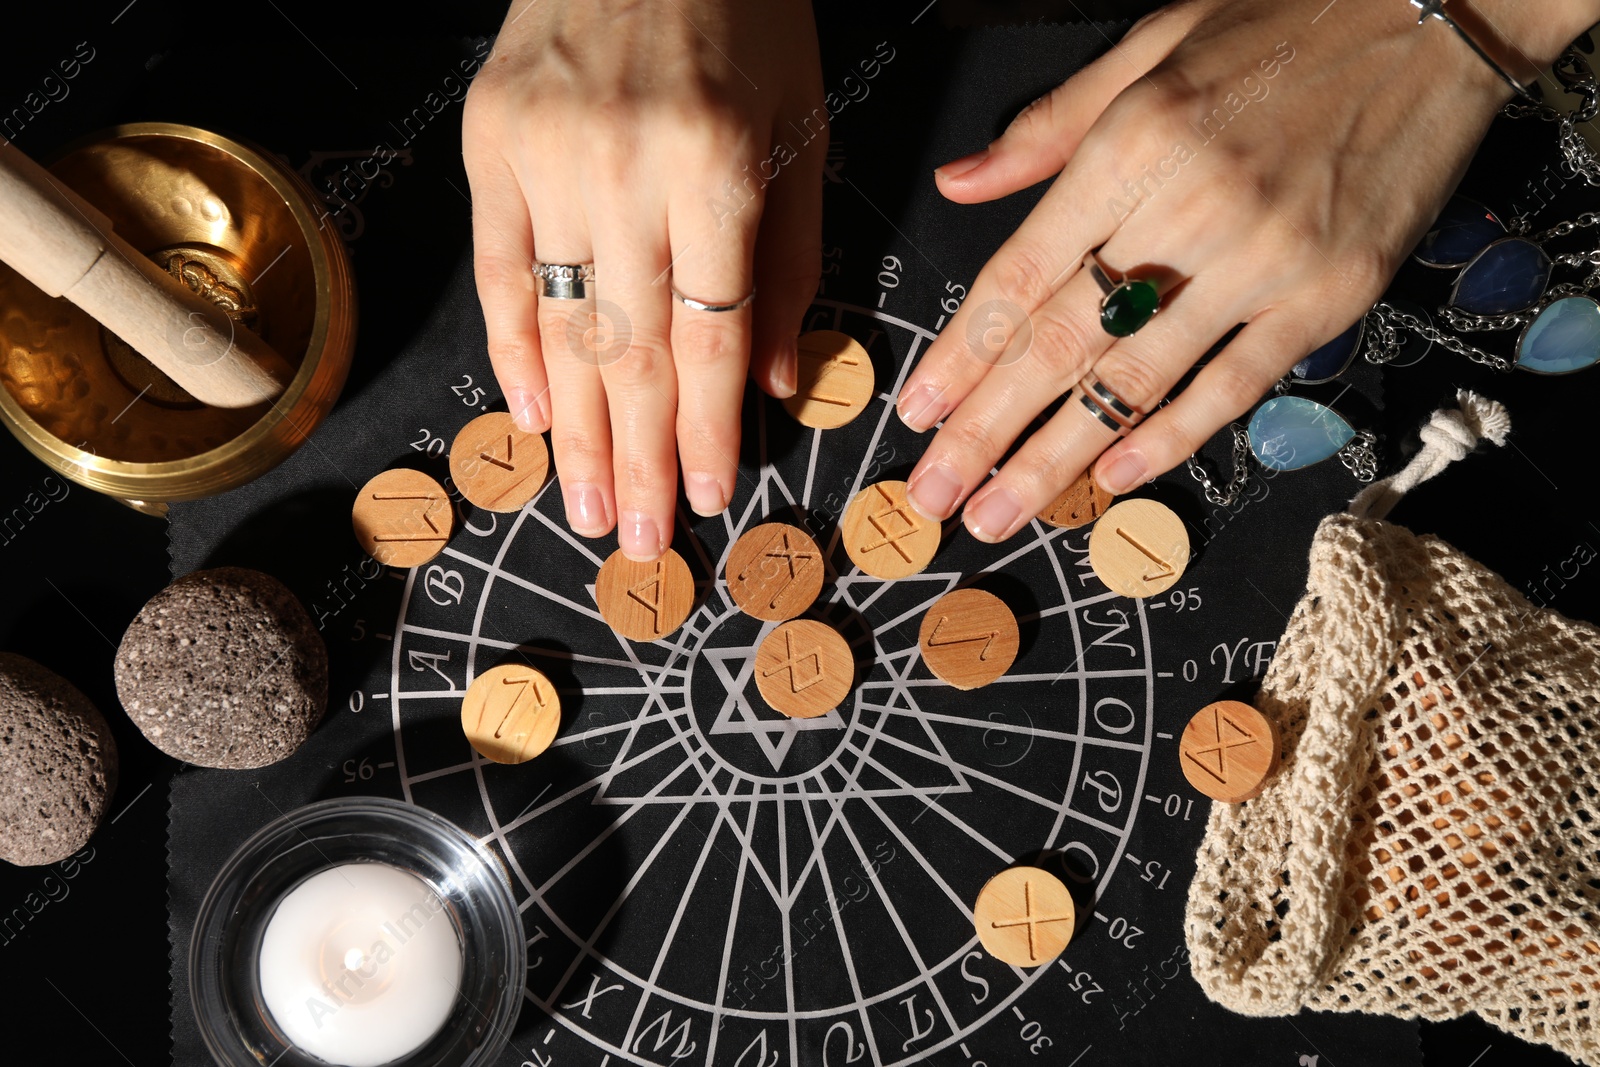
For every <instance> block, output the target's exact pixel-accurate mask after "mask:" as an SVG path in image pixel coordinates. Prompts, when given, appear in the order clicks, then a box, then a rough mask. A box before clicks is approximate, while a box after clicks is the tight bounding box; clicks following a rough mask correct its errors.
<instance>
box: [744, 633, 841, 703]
mask: <svg viewBox="0 0 1600 1067" xmlns="http://www.w3.org/2000/svg"><path fill="white" fill-rule="evenodd" d="M783 641H784V647H785V649H787V651H788V653H789V658H788V659H786V660H784V661H783V662H782V663H779V664H777V665H776V666H773V667H765V668H763V669H762V671H761V676H762V677H763V678H771V677H772V676H773V675H774V674H777V673H778V672H779V671H788V672H789V689H790V690H791V691H792V692H796V693H798V692H800V691H801V690H803V689H810V688H811V687H812V686H814V685H816V684H817V683H818V682H820V681H822V680H823V679H824V678H826V677H827V676H828V671H827V668H825V667H824V666H823V665H822V648H821V646H816V647H813V648H812V649H811V650H810V651H809V652H796V651H795V650H794V631H793V630H786V631H784V635H783ZM806 660H811V661H812V664H813V665H812V668H811V670H812V672H813V673H812V677H811V678H810V679H809V680H807V681H804V682H802V681H801V680H800V665H801V664H802V663H804V662H805V661H806Z"/></svg>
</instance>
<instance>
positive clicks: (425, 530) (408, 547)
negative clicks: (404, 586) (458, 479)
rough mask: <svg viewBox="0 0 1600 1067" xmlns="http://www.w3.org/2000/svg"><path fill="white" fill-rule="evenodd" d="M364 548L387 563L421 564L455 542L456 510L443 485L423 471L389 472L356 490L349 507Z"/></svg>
mask: <svg viewBox="0 0 1600 1067" xmlns="http://www.w3.org/2000/svg"><path fill="white" fill-rule="evenodd" d="M350 524H351V526H352V527H354V528H355V532H356V541H357V542H358V543H359V544H360V545H361V550H362V551H363V552H365V553H366V554H367V555H369V556H371V557H372V558H373V559H375V560H377V561H378V562H379V563H382V564H383V565H384V566H386V567H417V566H420V565H422V564H424V563H426V562H428V561H429V560H430V559H432V558H433V557H434V556H437V555H438V554H439V553H440V552H442V551H443V550H444V546H445V545H446V544H447V543H448V542H449V540H450V531H451V529H452V528H453V526H454V525H455V510H454V509H453V508H451V506H450V498H449V497H448V496H447V495H446V494H445V491H444V486H442V485H440V484H439V483H438V482H436V481H434V480H433V479H432V478H430V477H428V476H427V475H426V474H423V473H422V472H421V471H414V470H407V469H404V468H397V469H395V470H389V471H384V472H383V473H382V474H380V475H378V476H377V477H376V478H374V479H372V480H371V481H370V482H368V483H367V484H366V485H363V486H362V487H361V491H360V492H359V493H357V494H356V502H355V506H354V507H353V508H352V509H351V510H350Z"/></svg>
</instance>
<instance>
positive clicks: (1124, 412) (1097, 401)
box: [1072, 371, 1144, 437]
mask: <svg viewBox="0 0 1600 1067" xmlns="http://www.w3.org/2000/svg"><path fill="white" fill-rule="evenodd" d="M1072 391H1073V392H1074V393H1076V394H1077V395H1078V401H1079V403H1081V404H1082V405H1083V406H1084V409H1085V410H1086V411H1088V412H1089V414H1091V415H1093V416H1094V417H1095V420H1096V421H1097V422H1099V423H1100V425H1102V426H1104V427H1105V428H1106V429H1108V430H1110V431H1111V432H1112V433H1115V434H1116V435H1117V436H1118V437H1121V436H1123V435H1124V434H1126V433H1127V432H1128V431H1129V430H1131V429H1133V428H1134V427H1135V426H1137V425H1139V423H1140V421H1141V420H1143V419H1144V412H1142V411H1140V410H1139V409H1138V408H1136V407H1134V406H1133V405H1132V404H1129V403H1128V402H1127V401H1125V400H1123V399H1122V398H1121V397H1120V396H1118V395H1117V394H1116V393H1113V392H1112V391H1111V389H1110V387H1109V386H1107V385H1106V383H1105V382H1102V381H1101V380H1100V379H1099V378H1096V377H1095V375H1094V372H1093V371H1090V372H1089V373H1087V374H1085V375H1084V376H1083V379H1082V380H1081V381H1080V382H1078V384H1077V385H1075V386H1073V388H1072Z"/></svg>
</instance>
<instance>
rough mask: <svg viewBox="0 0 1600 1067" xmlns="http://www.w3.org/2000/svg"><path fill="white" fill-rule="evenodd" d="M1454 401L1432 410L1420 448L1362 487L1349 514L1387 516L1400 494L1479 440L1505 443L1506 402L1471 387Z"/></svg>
mask: <svg viewBox="0 0 1600 1067" xmlns="http://www.w3.org/2000/svg"><path fill="white" fill-rule="evenodd" d="M1456 404H1457V406H1456V407H1453V408H1440V409H1439V410H1438V411H1435V412H1434V413H1433V417H1432V418H1431V419H1429V420H1428V424H1427V425H1426V426H1424V427H1423V428H1422V451H1420V452H1418V453H1417V454H1416V455H1415V456H1413V457H1412V458H1411V462H1410V463H1408V464H1406V466H1405V469H1404V470H1402V471H1400V472H1399V473H1398V474H1393V475H1390V476H1389V477H1387V478H1385V479H1383V480H1382V481H1379V482H1373V483H1372V484H1371V485H1369V486H1367V487H1366V488H1365V489H1363V490H1362V491H1361V492H1360V493H1359V494H1358V495H1357V496H1356V498H1355V499H1354V500H1352V501H1351V502H1350V514H1352V515H1354V516H1355V517H1356V518H1360V519H1383V518H1386V517H1387V516H1388V514H1389V512H1390V511H1391V510H1392V509H1393V508H1394V506H1395V505H1396V504H1398V503H1400V500H1401V498H1402V497H1404V496H1405V495H1406V494H1407V493H1409V492H1410V491H1411V490H1413V489H1415V488H1416V487H1417V486H1419V485H1421V484H1422V483H1423V482H1425V481H1427V480H1428V479H1429V478H1432V477H1433V476H1434V475H1436V474H1438V473H1439V472H1440V471H1442V470H1444V469H1445V468H1446V467H1448V466H1449V465H1450V464H1452V463H1454V462H1455V461H1456V460H1458V459H1460V458H1462V457H1463V456H1465V455H1466V454H1467V453H1469V452H1471V451H1472V449H1473V446H1475V445H1476V444H1477V443H1478V442H1479V441H1480V440H1486V441H1489V442H1490V443H1492V444H1495V445H1503V444H1505V443H1506V436H1507V435H1508V434H1510V433H1511V416H1510V415H1509V414H1507V413H1506V409H1505V405H1503V404H1501V403H1500V402H1499V401H1497V400H1490V399H1489V398H1488V397H1485V396H1479V395H1478V394H1477V393H1474V392H1472V391H1471V390H1470V389H1462V390H1461V391H1460V392H1458V393H1456Z"/></svg>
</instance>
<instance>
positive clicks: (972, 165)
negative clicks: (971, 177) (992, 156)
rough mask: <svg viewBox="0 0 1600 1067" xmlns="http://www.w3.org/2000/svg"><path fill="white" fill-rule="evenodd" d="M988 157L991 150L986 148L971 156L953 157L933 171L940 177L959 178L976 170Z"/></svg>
mask: <svg viewBox="0 0 1600 1067" xmlns="http://www.w3.org/2000/svg"><path fill="white" fill-rule="evenodd" d="M988 158H989V150H988V149H987V148H985V149H984V150H983V151H981V152H974V153H972V155H970V156H962V157H961V158H960V159H952V160H951V161H950V162H948V163H946V164H945V165H944V166H942V167H939V168H937V169H935V170H934V172H933V173H934V174H935V175H937V176H938V177H940V178H959V177H961V176H962V175H963V174H966V173H967V172H968V171H972V170H976V169H977V168H978V167H979V166H980V165H981V164H982V163H983V161H984V160H986V159H988Z"/></svg>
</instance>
